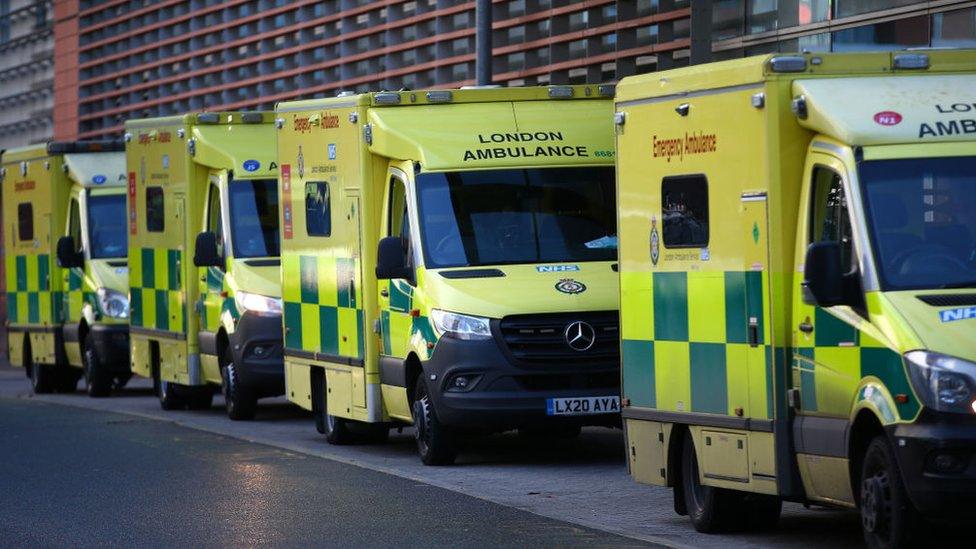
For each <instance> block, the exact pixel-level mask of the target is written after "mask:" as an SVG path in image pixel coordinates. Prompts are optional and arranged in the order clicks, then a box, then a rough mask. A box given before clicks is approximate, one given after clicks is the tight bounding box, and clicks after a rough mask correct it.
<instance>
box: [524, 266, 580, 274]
mask: <svg viewBox="0 0 976 549" xmlns="http://www.w3.org/2000/svg"><path fill="white" fill-rule="evenodd" d="M535 270H536V272H539V273H568V272H575V271H578V270H580V269H579V265H536V267H535Z"/></svg>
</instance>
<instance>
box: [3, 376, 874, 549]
mask: <svg viewBox="0 0 976 549" xmlns="http://www.w3.org/2000/svg"><path fill="white" fill-rule="evenodd" d="M0 399H17V401H18V402H21V403H23V402H27V403H31V404H34V403H38V404H45V405H49V404H57V405H62V406H69V407H74V408H83V409H86V410H98V411H103V412H114V413H117V414H123V415H125V416H128V417H130V418H138V419H140V420H152V422H163V423H168V424H170V425H175V426H179V427H183V428H189V429H193V430H196V431H202V432H203V433H210V434H212V435H220V436H221V437H223V438H222V440H226V441H228V442H227V443H228V444H231V445H233V444H237V443H238V442H237V441H246V442H251V443H257V444H260V445H265V446H269V447H272V448H275V449H278V450H284V451H286V452H287V454H282V455H289V456H291V455H300V456H313V457H318V458H325V460H316V461H326V460H328V461H332V462H338V463H340V464H345V465H354V466H357V467H358V468H361V469H365V470H369V471H374V472H378V473H385V474H386V475H387V476H393V477H399V478H400V479H405V480H407V481H411V482H413V483H415V484H421V485H424V486H429V487H436V488H440V489H444V490H447V491H449V492H453V493H456V494H462V495H465V496H469V497H472V498H477V499H480V500H483V501H485V502H490V503H493V504H498V505H501V506H503V507H506V508H510V509H514V510H519V511H524V512H528V513H531V514H534V515H538V516H541V517H546V518H550V519H555V520H557V521H561V522H563V523H569V524H572V525H576V526H579V527H582V528H583V529H584V530H586V531H589V529H592V530H598V531H600V532H605V533H609V534H617V535H620V536H624V538H629V539H630V540H636V541H643V542H648V543H652V544H659V545H665V546H670V547H706V548H708V547H715V548H723V549H725V548H728V547H769V546H775V547H801V546H802V547H831V548H837V547H856V546H860V545H861V544H862V541H861V536H860V524H859V521H858V517H857V515H856V514H855V513H853V512H850V511H843V510H834V509H824V508H818V507H813V508H809V509H808V508H804V507H803V506H802V505H798V504H785V505H784V511H783V517H782V519H781V521H780V525H779V527H778V528H776V529H773V530H770V531H766V532H749V533H733V534H724V535H721V536H715V535H705V534H699V533H698V532H696V531H695V530H694V529H693V528H692V526H691V523H690V522H689V520H688V518H687V517H680V516H678V515H676V514H675V513H674V511H673V508H672V498H671V491H670V489H665V488H659V487H654V486H645V485H640V484H637V483H635V482H633V481H632V480H631V479H630V476H629V475H628V473H627V470H626V463H625V461H624V443H623V435H622V433H621V431H620V430H613V429H603V428H588V429H585V430H584V432H583V433H582V434H581V435H580V437H579V438H577V439H573V440H533V439H527V438H525V437H521V436H519V435H517V434H514V433H509V434H502V435H494V436H490V437H484V438H480V439H475V440H473V441H471V442H470V443H469V444H468V446H467V448H466V449H465V451H464V452H463V453H462V454H461V456H460V457H459V459H458V463H457V465H455V466H452V467H427V466H424V465H423V464H421V463H420V460H419V459H418V458H417V455H416V451H415V448H414V443H413V435H412V433H411V432H410V429H404V430H403V432H402V433H399V434H398V433H397V432H396V431H394V432H393V434H392V436H391V437H390V441H389V442H388V443H386V444H382V445H366V446H332V445H329V444H328V443H327V442H326V441H325V440H324V438H323V437H322V436H321V435H319V434H318V433H317V432H316V431H315V428H314V425H313V423H312V419H311V417H310V415H309V414H308V413H306V412H304V411H302V410H300V409H299V408H297V407H294V406H292V405H290V404H289V403H288V402H287V401H285V400H283V399H269V400H264V401H262V406H261V407H260V409H259V412H258V416H257V419H256V420H254V421H249V422H233V421H230V420H228V419H227V417H226V415H225V414H224V411H223V403H222V399H221V398H220V397H219V396H218V397H216V398H215V399H214V406H213V408H212V409H210V410H204V411H177V412H166V411H163V410H161V409H160V407H159V403H158V400H157V399H156V398H155V397H154V396H153V395H152V392H151V387H150V383H149V382H148V381H147V380H144V379H138V378H134V379H133V380H132V381H131V382H130V384H129V387H127V388H126V389H125V390H123V391H121V392H120V393H118V394H116V395H114V396H112V397H111V398H106V399H91V398H89V397H87V396H86V395H85V394H84V393H83V392H81V391H79V392H77V393H74V394H57V395H37V396H33V395H31V394H30V387H29V384H28V382H27V379H26V377H25V376H24V372H23V370H22V369H19V368H13V369H12V368H6V367H0ZM38 408H40V407H38ZM29 409H30V408H28V410H29ZM79 413H80V412H79ZM133 421H135V420H133ZM149 424H150V422H148V421H139V422H136V423H134V424H133V425H134V426H133V429H139V428H141V427H140V426H143V427H144V426H147V425H149ZM0 436H2V435H0ZM177 440H178V444H179V445H181V446H182V445H183V439H173V442H174V443H177ZM79 444H80V445H81V446H84V445H85V440H81V441H79ZM160 444H162V443H160ZM7 445H8V444H7V443H6V442H5V443H4V446H7ZM185 451H191V450H185ZM5 461H6V460H4V461H3V462H0V463H4V462H5ZM270 461H273V460H270ZM48 465H49V466H51V467H55V466H56V463H55V462H49V463H48ZM156 466H157V465H156V464H155V462H154V460H153V459H152V457H151V456H150V457H149V458H148V459H146V460H145V462H144V467H156ZM347 470H348V469H347ZM0 471H2V466H0ZM242 474H246V471H242ZM343 474H346V473H343ZM177 476H178V475H177ZM0 478H2V476H0ZM333 480H335V479H330V482H331V481H333ZM320 485H322V486H327V485H328V483H320ZM330 489H331V488H330ZM173 494H174V497H180V496H179V492H173ZM182 497H183V498H184V499H185V498H187V496H185V495H184V496H182ZM394 497H399V496H398V495H394ZM403 497H407V495H404V496H403ZM438 497H439V498H440V497H441V496H438ZM408 502H411V500H409V499H406V500H403V501H402V502H400V504H403V505H406V504H412V503H408ZM224 504H226V503H224ZM442 504H443V505H451V503H450V501H449V500H448V499H444V501H443V502H442ZM310 505H314V503H312V504H310ZM326 507H327V505H325V507H313V508H317V509H324V508H326ZM375 516H383V515H375ZM179 527H180V525H179V524H176V525H174V528H179ZM377 527H381V526H380V525H378V526H377ZM0 532H3V530H2V529H0ZM624 538H615V539H613V540H611V539H597V538H596V537H594V538H592V539H589V540H588V541H590V542H593V543H596V544H598V545H617V544H618V543H617V542H618V541H622V540H624ZM339 539H342V538H339ZM580 541H583V538H581V539H580ZM167 545H168V544H167ZM449 545H456V544H453V543H449ZM546 545H561V544H560V543H554V540H547V542H546Z"/></svg>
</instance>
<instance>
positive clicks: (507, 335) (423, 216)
mask: <svg viewBox="0 0 976 549" xmlns="http://www.w3.org/2000/svg"><path fill="white" fill-rule="evenodd" d="M612 93H613V91H612V87H600V86H576V87H570V86H551V87H539V88H526V89H466V90H436V91H416V92H380V93H368V94H360V95H347V96H340V97H337V98H333V99H322V100H312V101H301V102H294V103H284V104H280V105H278V108H277V116H278V124H279V127H280V130H279V132H278V158H279V162H280V164H281V174H280V192H281V202H282V210H281V212H282V221H281V227H282V270H281V276H282V280H283V284H284V287H283V294H284V327H285V333H284V340H285V372H286V394H287V396H288V398H289V399H290V400H291V401H293V402H295V403H297V404H299V405H300V406H302V407H304V408H306V409H309V410H312V411H313V412H314V413H315V417H316V423H317V427H318V429H319V431H320V432H323V433H324V434H325V435H326V437H327V439H328V440H329V442H332V443H336V444H342V443H346V442H350V441H354V440H357V439H358V440H362V439H374V440H375V439H384V438H385V437H386V435H387V433H388V430H389V428H390V427H391V426H402V425H407V424H413V425H414V426H415V427H416V433H417V434H416V437H417V446H418V450H419V453H420V456H421V458H422V460H423V462H424V463H426V464H447V463H451V462H453V461H454V459H455V457H456V455H457V451H458V439H459V437H461V436H463V435H468V434H476V433H488V432H493V431H504V430H508V429H516V428H517V429H521V430H523V431H526V432H536V433H538V432H540V431H544V432H548V433H550V434H561V435H569V436H572V435H575V434H577V433H578V432H579V429H580V426H581V425H617V424H619V365H618V361H619V355H618V353H619V351H618V334H617V325H618V321H617V273H616V271H615V268H616V257H617V251H616V220H615V213H614V212H615V190H614V180H613V160H614V152H613V151H614V149H613V124H612V121H611V113H612V103H611V100H610V97H611V96H612Z"/></svg>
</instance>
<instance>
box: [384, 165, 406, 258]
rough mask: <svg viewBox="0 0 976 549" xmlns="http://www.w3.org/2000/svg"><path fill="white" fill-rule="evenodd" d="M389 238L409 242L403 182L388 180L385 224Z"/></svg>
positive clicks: (394, 179)
mask: <svg viewBox="0 0 976 549" xmlns="http://www.w3.org/2000/svg"><path fill="white" fill-rule="evenodd" d="M387 227H388V231H389V236H399V237H401V238H405V239H407V241H408V242H409V240H410V216H408V215H407V188H406V186H405V185H404V184H403V181H400V180H399V179H397V178H395V177H393V178H390V219H389V220H388V223H387Z"/></svg>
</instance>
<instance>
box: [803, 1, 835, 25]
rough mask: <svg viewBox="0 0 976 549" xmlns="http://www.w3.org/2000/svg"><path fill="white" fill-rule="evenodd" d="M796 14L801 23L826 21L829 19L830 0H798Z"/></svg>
mask: <svg viewBox="0 0 976 549" xmlns="http://www.w3.org/2000/svg"><path fill="white" fill-rule="evenodd" d="M798 15H799V22H800V24H801V25H809V24H810V23H819V22H821V21H826V20H828V19H830V0H800V5H799V14H798Z"/></svg>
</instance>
